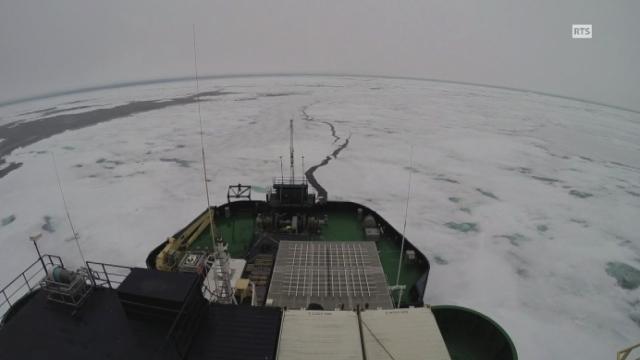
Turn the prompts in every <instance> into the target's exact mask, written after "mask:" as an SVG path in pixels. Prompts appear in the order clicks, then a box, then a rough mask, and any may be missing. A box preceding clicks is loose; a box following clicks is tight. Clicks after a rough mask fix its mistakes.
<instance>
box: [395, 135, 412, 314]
mask: <svg viewBox="0 0 640 360" xmlns="http://www.w3.org/2000/svg"><path fill="white" fill-rule="evenodd" d="M412 173H413V145H411V155H410V156H409V186H408V187H407V203H406V205H405V208H404V224H403V225H402V243H401V245H400V260H398V272H397V275H396V287H397V286H398V285H399V283H400V271H402V256H403V255H404V241H405V240H406V238H405V232H406V230H407V215H408V213H409V198H410V197H411V174H412ZM398 304H400V298H398Z"/></svg>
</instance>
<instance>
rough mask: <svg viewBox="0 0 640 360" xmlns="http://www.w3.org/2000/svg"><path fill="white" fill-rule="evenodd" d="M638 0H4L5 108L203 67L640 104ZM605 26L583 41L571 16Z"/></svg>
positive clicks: (0, 66) (0, 30)
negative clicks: (467, 85)
mask: <svg viewBox="0 0 640 360" xmlns="http://www.w3.org/2000/svg"><path fill="white" fill-rule="evenodd" d="M639 19H640V1H637V0H627V1H624V0H611V1H602V0H563V1H558V0H553V1H551V0H529V1H526V2H525V1H513V0H484V1H445V0H442V1H426V0H420V1H414V0H401V1H390V0H380V1H368V0H359V1H350V0H337V1H336V0H313V1H311V0H256V1H245V0H222V1H216V0H203V1H196V0H181V1H175V0H171V1H168V0H137V1H131V0H109V1H89V0H55V1H42V0H38V1H33V0H0V102H3V101H7V100H12V99H17V98H21V97H26V96H32V95H38V94H43V93H49V92H54V91H61V90H70V89H74V88H79V87H87V86H95V85H104V84H112V83H117V82H124V81H135V80H146V79H156V78H168V77H178V76H190V75H192V74H193V55H192V37H191V27H192V24H196V27H197V32H198V34H197V36H198V51H199V56H198V62H199V66H200V73H201V74H203V75H205V74H230V73H233V74H239V73H353V74H380V75H390V76H409V77H424V78H436V79H443V80H454V81H463V82H471V83H481V84H491V85H500V86H507V87H514V88H521V89H528V90H535V91H542V92H547V93H554V94H560V95H565V96H571V97H577V98H582V99H587V100H593V101H598V102H603V103H607V104H611V105H617V106H622V107H626V108H631V109H635V110H640V70H639V69H638V64H640V20H639ZM583 23H590V24H593V33H594V35H593V39H591V40H572V39H571V24H583Z"/></svg>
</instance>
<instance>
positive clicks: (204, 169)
mask: <svg viewBox="0 0 640 360" xmlns="http://www.w3.org/2000/svg"><path fill="white" fill-rule="evenodd" d="M193 69H194V71H195V78H196V104H198V119H199V120H200V149H201V152H202V173H203V177H204V191H205V193H206V194H207V211H208V212H209V229H210V230H211V241H212V242H213V247H214V248H215V245H216V243H215V236H214V233H213V214H212V213H211V199H210V198H209V184H208V183H207V162H206V158H205V155H204V130H203V126H202V112H201V110H200V85H199V82H198V52H197V50H196V25H195V24H194V25H193Z"/></svg>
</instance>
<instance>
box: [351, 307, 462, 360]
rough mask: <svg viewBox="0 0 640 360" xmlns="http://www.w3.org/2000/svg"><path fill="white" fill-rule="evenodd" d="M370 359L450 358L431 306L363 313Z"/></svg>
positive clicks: (363, 329)
mask: <svg viewBox="0 0 640 360" xmlns="http://www.w3.org/2000/svg"><path fill="white" fill-rule="evenodd" d="M360 319H361V322H362V336H363V338H364V344H365V351H366V355H367V360H394V359H395V360H405V359H406V360H413V359H423V360H450V359H451V357H450V356H449V352H448V351H447V346H446V344H445V342H444V339H443V338H442V334H441V333H440V328H438V323H437V322H436V319H435V317H434V316H433V313H432V312H431V309H429V308H426V307H425V308H409V309H394V310H377V311H375V310H374V311H371V310H369V311H364V312H362V313H361V314H360Z"/></svg>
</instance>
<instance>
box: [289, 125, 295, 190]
mask: <svg viewBox="0 0 640 360" xmlns="http://www.w3.org/2000/svg"><path fill="white" fill-rule="evenodd" d="M289 162H290V164H289V166H291V183H292V184H293V183H294V182H295V180H294V179H295V170H294V166H295V164H294V160H293V119H290V120H289Z"/></svg>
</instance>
